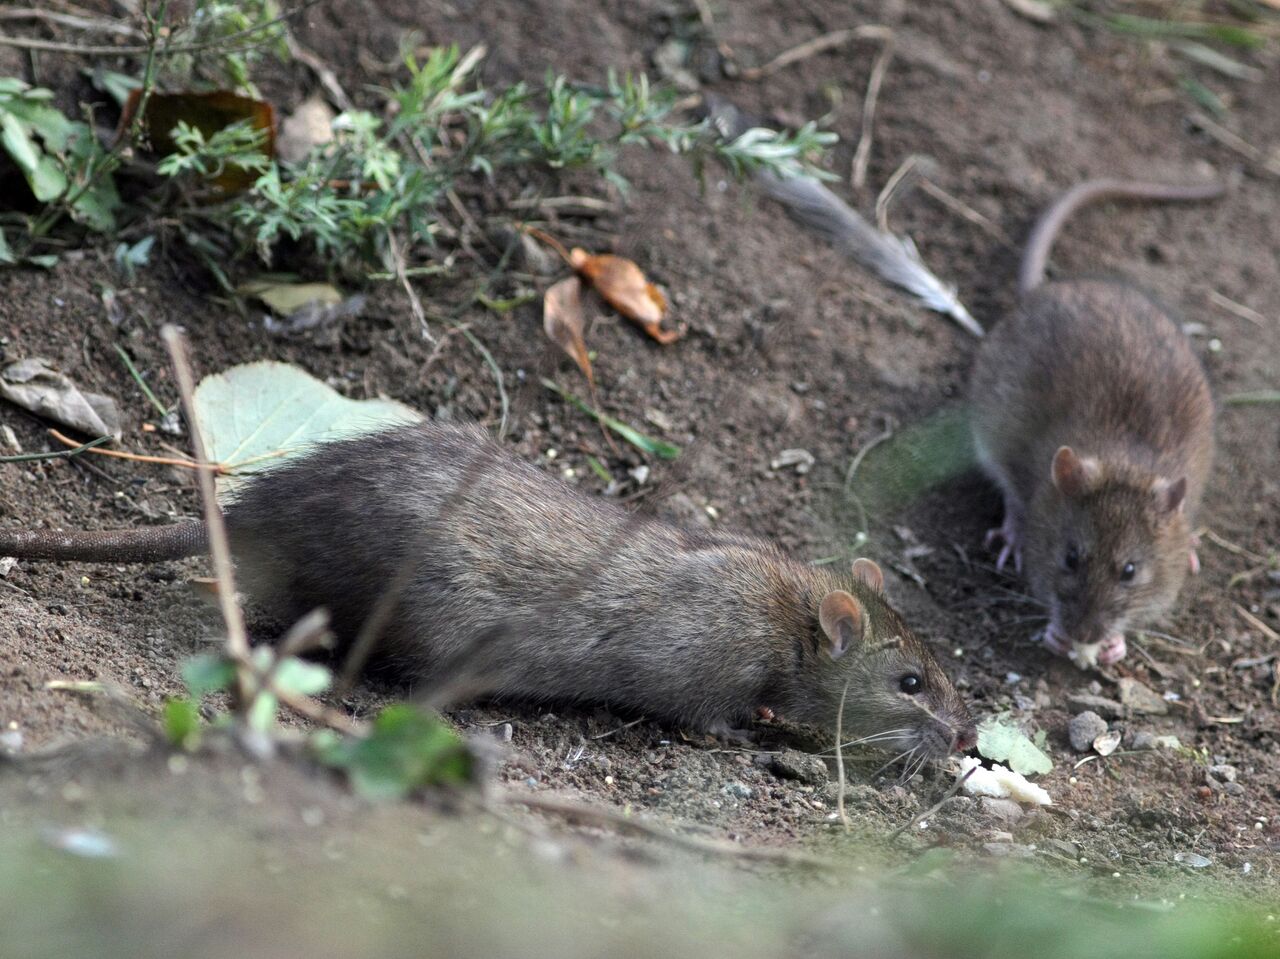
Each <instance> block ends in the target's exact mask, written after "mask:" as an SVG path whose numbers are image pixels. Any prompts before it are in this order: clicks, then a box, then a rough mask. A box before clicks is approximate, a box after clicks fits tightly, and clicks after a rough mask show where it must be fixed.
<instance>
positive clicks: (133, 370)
mask: <svg viewBox="0 0 1280 959" xmlns="http://www.w3.org/2000/svg"><path fill="white" fill-rule="evenodd" d="M115 346H116V352H117V353H119V354H120V359H121V360H122V361H123V362H124V366H125V369H127V370H128V371H129V375H130V376H132V377H133V380H134V382H135V383H137V384H138V388H139V389H141V390H142V392H143V394H144V395H145V396H146V398H147V399H149V400H150V401H151V405H152V406H154V407H155V408H156V410H157V411H158V412H159V413H160V415H161V416H168V415H169V411H168V410H167V409H165V406H164V404H163V403H161V402H160V400H158V399H157V398H156V395H155V393H153V392H151V387H149V386H148V385H147V381H146V380H144V379H143V378H142V374H141V373H139V372H138V368H137V367H136V366H134V365H133V359H132V358H131V357H130V356H129V354H128V353H126V352H125V349H124V347H123V346H121V345H120V344H119V343H117V344H116V345H115Z"/></svg>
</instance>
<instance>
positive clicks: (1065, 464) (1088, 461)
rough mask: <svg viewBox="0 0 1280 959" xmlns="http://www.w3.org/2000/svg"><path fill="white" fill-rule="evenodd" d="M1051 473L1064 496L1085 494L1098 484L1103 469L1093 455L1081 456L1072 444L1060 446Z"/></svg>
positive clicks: (1054, 455) (1054, 483)
mask: <svg viewBox="0 0 1280 959" xmlns="http://www.w3.org/2000/svg"><path fill="white" fill-rule="evenodd" d="M1049 475H1050V477H1051V478H1052V479H1053V485H1054V486H1056V487H1057V488H1058V492H1059V493H1061V494H1062V495H1063V496H1083V495H1084V494H1085V493H1087V492H1089V490H1091V489H1093V487H1094V486H1095V485H1096V484H1097V482H1098V478H1099V476H1100V475H1101V470H1100V469H1099V468H1098V461H1097V460H1095V459H1093V458H1092V457H1087V456H1085V457H1082V456H1079V455H1077V454H1076V451H1075V450H1073V449H1072V448H1071V447H1070V446H1060V447H1058V452H1056V453H1054V454H1053V469H1052V471H1051V472H1050V474H1049Z"/></svg>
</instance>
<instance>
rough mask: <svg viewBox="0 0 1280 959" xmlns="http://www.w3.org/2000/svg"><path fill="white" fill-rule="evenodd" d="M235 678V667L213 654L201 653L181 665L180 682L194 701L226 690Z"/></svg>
mask: <svg viewBox="0 0 1280 959" xmlns="http://www.w3.org/2000/svg"><path fill="white" fill-rule="evenodd" d="M235 678H236V671H235V667H234V666H232V665H231V663H229V662H227V660H225V659H223V658H222V657H221V656H218V655H216V654H215V653H201V654H200V655H198V656H192V657H191V658H190V659H188V660H187V661H186V662H185V663H183V664H182V682H183V683H184V684H185V685H186V687H187V691H188V692H189V693H191V696H192V698H194V699H199V698H200V697H201V696H206V695H208V694H209V693H216V692H219V691H221V690H223V689H226V688H228V687H229V686H230V685H231V683H232V681H234V680H235Z"/></svg>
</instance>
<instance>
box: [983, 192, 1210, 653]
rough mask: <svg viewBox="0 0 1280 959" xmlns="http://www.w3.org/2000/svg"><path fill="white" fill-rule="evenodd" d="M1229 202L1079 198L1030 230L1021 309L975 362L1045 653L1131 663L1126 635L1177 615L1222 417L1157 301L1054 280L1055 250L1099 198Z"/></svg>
mask: <svg viewBox="0 0 1280 959" xmlns="http://www.w3.org/2000/svg"><path fill="white" fill-rule="evenodd" d="M1222 192H1223V188H1222V187H1221V186H1220V185H1218V184H1215V183H1209V184H1202V185H1188V186H1171V185H1162V184H1149V183H1130V182H1123V181H1112V180H1093V181H1089V182H1087V183H1084V184H1081V185H1079V186H1077V187H1075V188H1074V189H1072V190H1070V191H1068V192H1067V193H1066V194H1064V195H1063V196H1062V197H1061V198H1060V199H1059V200H1058V201H1057V202H1056V203H1054V204H1053V205H1052V206H1051V207H1050V208H1049V209H1048V210H1046V211H1045V213H1044V214H1043V215H1042V216H1041V217H1040V219H1039V221H1038V222H1037V224H1036V226H1035V228H1034V230H1033V231H1032V234H1031V238H1030V240H1029V241H1028V243H1027V247H1026V251H1025V253H1024V255H1023V260H1022V265H1021V270H1020V272H1019V295H1020V302H1019V305H1018V307H1017V309H1016V311H1015V312H1014V314H1013V315H1012V316H1010V317H1009V318H1007V319H1006V320H1005V321H1003V322H1002V323H1000V324H998V325H997V326H996V328H995V329H994V330H992V331H991V333H990V335H989V336H988V337H987V338H986V340H985V341H984V343H983V345H982V348H981V350H980V351H979V353H978V358H977V362H976V364H975V366H974V371H973V376H972V380H971V384H970V403H971V410H972V429H973V437H974V441H975V446H976V450H977V454H978V458H979V462H980V463H981V465H982V468H983V470H984V471H985V472H986V474H987V475H988V476H989V477H990V478H991V479H992V480H993V481H994V482H995V483H996V485H997V486H999V488H1000V490H1001V492H1002V493H1003V495H1004V507H1005V512H1004V522H1003V524H1002V525H1001V526H1000V527H999V528H998V529H995V530H992V531H991V532H990V533H989V534H988V542H992V541H996V540H999V541H1001V542H1002V548H1001V551H1000V555H999V559H998V563H997V565H998V566H1000V567H1003V566H1004V565H1005V564H1006V563H1007V562H1009V561H1010V560H1012V562H1013V564H1014V566H1015V567H1016V568H1017V569H1018V570H1019V571H1020V572H1023V573H1024V574H1025V576H1026V580H1027V583H1028V585H1029V586H1030V588H1031V592H1032V594H1033V596H1034V598H1035V599H1036V600H1038V601H1039V602H1041V603H1043V604H1044V606H1045V611H1046V614H1047V616H1048V625H1047V627H1046V628H1045V630H1044V633H1043V640H1044V643H1045V645H1046V646H1047V647H1048V648H1049V649H1051V650H1053V651H1054V652H1057V653H1061V654H1064V655H1065V654H1072V653H1074V656H1075V658H1077V659H1079V660H1082V661H1083V662H1086V663H1087V662H1089V660H1090V659H1092V658H1094V657H1096V660H1097V661H1098V662H1101V663H1104V664H1105V663H1113V662H1115V661H1117V660H1119V659H1121V658H1123V657H1124V655H1125V653H1126V643H1125V631H1126V629H1129V628H1131V627H1134V626H1140V625H1142V624H1144V623H1147V622H1150V621H1151V620H1153V619H1155V618H1156V617H1158V616H1159V615H1160V614H1162V613H1164V612H1165V611H1167V610H1168V609H1169V608H1170V607H1171V606H1172V605H1173V602H1174V600H1175V598H1176V596H1177V594H1178V591H1179V589H1180V588H1181V586H1182V584H1183V580H1184V579H1185V577H1186V575H1187V572H1188V570H1191V571H1195V570H1197V569H1198V567H1199V562H1198V560H1197V558H1196V553H1195V546H1194V543H1193V542H1192V530H1193V528H1194V522H1195V517H1196V514H1197V512H1198V510H1199V506H1200V500H1201V497H1202V494H1203V492H1204V487H1205V482H1206V479H1207V477H1208V474H1209V468H1210V464H1211V461H1212V458H1213V418H1214V407H1213V398H1212V396H1211V395H1210V392H1209V385H1208V382H1207V380H1206V379H1205V375H1204V370H1203V369H1202V367H1201V365H1200V361H1199V360H1198V359H1197V357H1196V355H1195V353H1194V352H1193V350H1192V348H1191V344H1190V343H1189V341H1188V340H1187V338H1186V336H1185V335H1184V334H1183V332H1182V330H1181V329H1179V327H1178V326H1177V325H1176V324H1175V323H1174V322H1173V320H1171V319H1170V317H1169V316H1168V314H1167V313H1166V312H1165V311H1164V310H1163V309H1162V308H1161V307H1160V306H1159V305H1158V304H1157V303H1156V302H1155V301H1154V300H1153V299H1151V298H1150V297H1149V296H1147V295H1146V294H1145V293H1143V292H1141V291H1140V290H1138V289H1136V288H1135V287H1133V286H1131V285H1129V284H1126V283H1124V282H1120V281H1108V280H1095V279H1067V280H1055V281H1050V282H1045V281H1044V271H1045V264H1046V262H1047V260H1048V256H1049V250H1050V248H1051V246H1052V243H1053V240H1054V237H1055V236H1056V235H1057V232H1058V230H1059V229H1060V228H1061V226H1062V224H1063V223H1064V222H1065V221H1066V219H1067V218H1068V217H1069V216H1070V215H1071V214H1072V213H1073V212H1075V211H1076V210H1078V209H1079V208H1080V207H1081V206H1083V205H1085V204H1087V203H1092V202H1097V201H1099V200H1103V199H1107V198H1131V199H1148V200H1164V201H1190V200H1204V199H1210V198H1212V197H1215V196H1218V195H1219V194H1221V193H1222Z"/></svg>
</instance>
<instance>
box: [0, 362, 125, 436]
mask: <svg viewBox="0 0 1280 959" xmlns="http://www.w3.org/2000/svg"><path fill="white" fill-rule="evenodd" d="M0 397H3V398H4V399H6V400H8V401H9V402H10V403H14V404H16V405H17V406H21V407H22V408H23V409H25V410H30V411H31V412H32V413H35V414H36V415H38V416H45V417H48V418H49V419H51V420H53V421H54V422H56V423H62V424H63V425H64V426H70V427H71V428H72V429H76V430H79V431H80V432H81V433H84V434H86V435H88V436H95V437H97V436H113V437H115V438H116V439H119V438H120V411H119V410H118V409H117V408H116V401H115V400H113V399H112V398H111V397H109V396H103V395H102V394H100V393H86V392H84V391H82V390H81V389H80V388H79V387H77V386H76V385H75V384H74V383H72V382H71V380H70V379H69V378H68V377H67V376H66V375H64V374H62V373H59V372H58V371H57V370H55V369H54V368H53V365H52V364H51V363H50V362H49V361H48V360H46V359H43V358H42V357H35V356H33V357H30V358H29V359H25V360H19V361H18V362H16V363H10V364H9V365H8V366H6V367H5V368H4V369H3V370H0Z"/></svg>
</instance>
